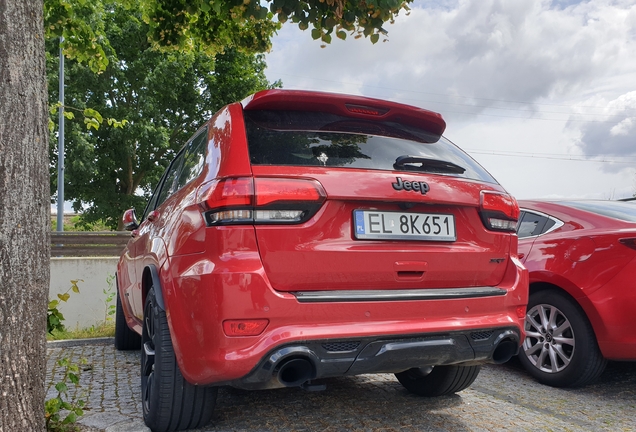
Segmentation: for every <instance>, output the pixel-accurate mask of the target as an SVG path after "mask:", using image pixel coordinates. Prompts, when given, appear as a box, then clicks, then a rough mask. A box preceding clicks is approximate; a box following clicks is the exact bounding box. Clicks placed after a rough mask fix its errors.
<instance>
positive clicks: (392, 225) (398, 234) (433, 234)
mask: <svg viewBox="0 0 636 432" xmlns="http://www.w3.org/2000/svg"><path fill="white" fill-rule="evenodd" d="M353 221H354V224H355V231H354V233H355V237H356V238H357V239H380V240H428V241H455V240H457V235H456V234H455V217H454V216H453V215H452V214H439V213H409V212H385V211H371V210H354V211H353Z"/></svg>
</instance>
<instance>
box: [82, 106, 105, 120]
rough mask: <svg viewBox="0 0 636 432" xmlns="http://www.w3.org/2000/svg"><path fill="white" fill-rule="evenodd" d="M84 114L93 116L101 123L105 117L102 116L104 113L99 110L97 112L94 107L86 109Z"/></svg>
mask: <svg viewBox="0 0 636 432" xmlns="http://www.w3.org/2000/svg"><path fill="white" fill-rule="evenodd" d="M84 115H85V116H86V117H93V118H94V119H95V120H97V121H98V122H99V123H101V122H103V121H104V119H103V118H102V115H101V114H100V113H99V112H97V111H96V110H94V109H92V108H86V109H84Z"/></svg>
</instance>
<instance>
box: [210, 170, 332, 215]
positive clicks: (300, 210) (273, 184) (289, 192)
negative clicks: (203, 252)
mask: <svg viewBox="0 0 636 432" xmlns="http://www.w3.org/2000/svg"><path fill="white" fill-rule="evenodd" d="M215 182H216V183H213V184H212V185H211V186H209V187H208V188H206V190H205V191H204V192H203V195H204V197H205V198H204V199H203V203H204V206H205V209H206V210H207V211H206V213H205V214H206V220H207V222H208V224H209V225H219V224H237V223H300V222H304V221H306V220H307V219H309V218H310V217H311V216H313V215H314V214H315V213H316V211H318V209H319V208H320V206H321V205H322V203H323V202H324V201H325V199H326V197H327V194H326V193H325V190H324V189H323V187H322V185H321V184H320V183H318V182H317V181H315V180H309V179H289V178H273V177H256V178H251V177H239V178H230V179H223V180H220V181H215Z"/></svg>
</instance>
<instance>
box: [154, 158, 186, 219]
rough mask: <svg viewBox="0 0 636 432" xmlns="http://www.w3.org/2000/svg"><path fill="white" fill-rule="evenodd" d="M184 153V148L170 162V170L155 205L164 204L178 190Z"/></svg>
mask: <svg viewBox="0 0 636 432" xmlns="http://www.w3.org/2000/svg"><path fill="white" fill-rule="evenodd" d="M184 155H185V151H183V150H182V151H181V152H180V153H179V154H178V155H177V157H176V158H175V159H174V160H173V161H172V163H171V164H170V167H169V168H168V172H167V173H166V175H165V179H164V181H163V185H162V186H161V192H159V197H158V198H157V203H156V204H155V207H158V206H160V205H161V204H163V202H164V201H165V200H166V199H168V197H169V196H170V195H172V194H173V193H174V192H175V191H176V190H177V179H178V177H179V173H180V172H181V167H182V165H183V158H184Z"/></svg>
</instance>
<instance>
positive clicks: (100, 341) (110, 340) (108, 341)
mask: <svg viewBox="0 0 636 432" xmlns="http://www.w3.org/2000/svg"><path fill="white" fill-rule="evenodd" d="M114 343H115V338H114V337H100V338H89V339H64V340H55V341H47V342H46V348H47V349H48V348H68V347H74V346H83V345H112V344H114Z"/></svg>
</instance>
